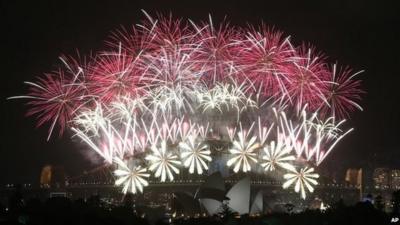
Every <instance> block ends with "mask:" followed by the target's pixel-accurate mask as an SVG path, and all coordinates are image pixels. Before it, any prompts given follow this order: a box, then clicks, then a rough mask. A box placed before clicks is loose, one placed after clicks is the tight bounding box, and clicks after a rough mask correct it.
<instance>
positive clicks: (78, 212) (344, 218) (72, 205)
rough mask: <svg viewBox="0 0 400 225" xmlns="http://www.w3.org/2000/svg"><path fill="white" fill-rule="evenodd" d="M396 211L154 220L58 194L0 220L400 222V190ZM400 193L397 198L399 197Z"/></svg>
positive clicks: (340, 209) (12, 205)
mask: <svg viewBox="0 0 400 225" xmlns="http://www.w3.org/2000/svg"><path fill="white" fill-rule="evenodd" d="M393 196H394V200H393V207H392V210H391V211H392V212H390V213H386V212H384V211H383V210H382V208H381V207H382V206H380V205H379V204H376V203H375V204H373V203H370V202H360V203H357V204H356V205H353V206H346V205H344V204H343V203H341V201H339V202H338V203H336V204H334V205H332V207H331V208H329V209H326V210H325V211H323V212H322V211H320V210H306V211H304V212H301V213H289V212H287V213H269V214H266V215H263V216H258V217H250V216H246V215H245V216H241V217H238V216H236V215H235V214H234V213H232V212H231V211H229V209H225V210H223V212H221V213H220V214H219V215H217V216H214V217H201V218H186V219H183V218H176V217H175V218H171V217H173V216H172V215H171V216H169V218H168V217H167V216H166V217H165V218H163V219H158V220H157V221H155V220H154V217H153V216H149V215H147V216H146V215H144V214H143V213H139V212H138V211H137V210H136V209H135V208H134V204H133V202H132V201H125V202H124V204H122V205H120V206H110V205H107V204H105V203H104V202H102V201H100V198H99V197H92V198H89V199H88V200H86V201H84V200H75V201H72V200H70V199H68V198H63V197H57V198H50V199H47V200H46V201H40V200H39V199H35V198H32V199H29V200H26V201H24V200H22V199H19V198H18V196H13V197H12V198H10V201H9V204H8V206H7V207H5V206H1V209H0V210H1V215H0V224H31V225H39V224H43V225H57V224H63V225H64V224H65V225H70V224H76V225H81V224H82V225H92V224H96V225H103V224H104V225H128V224H135V225H141V224H143V225H145V224H171V223H172V224H176V225H186V224H188V225H189V224H190V225H191V224H194V225H200V224H207V225H214V224H215V225H217V224H232V225H234V224H246V225H247V224H256V225H257V224H260V225H261V224H265V225H292V224H293V225H320V224H321V225H336V224H337V225H346V224H363V225H364V224H374V225H385V224H391V225H392V224H393V225H398V224H400V219H399V218H400V215H399V206H400V191H397V192H395V193H394V195H393ZM396 196H397V199H396ZM138 215H141V216H138Z"/></svg>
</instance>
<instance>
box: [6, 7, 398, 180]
mask: <svg viewBox="0 0 400 225" xmlns="http://www.w3.org/2000/svg"><path fill="white" fill-rule="evenodd" d="M56 2H57V3H56ZM189 2H190V3H189ZM194 2H195V1H181V2H178V1H171V0H164V1H160V2H153V1H149V0H147V1H128V0H126V1H108V2H106V3H100V2H99V1H85V2H84V1H81V2H79V3H78V2H73V1H68V0H66V1H51V2H50V1H49V2H46V1H40V2H39V1H12V0H9V1H1V6H0V8H1V12H0V14H1V17H2V18H1V31H0V32H1V35H0V36H1V39H3V40H2V41H1V42H0V45H1V49H0V50H1V52H0V55H1V57H2V59H1V60H0V62H1V64H0V65H1V67H0V68H1V69H0V76H1V78H2V79H3V82H2V87H1V88H0V91H1V99H0V101H1V118H2V119H1V128H2V129H1V155H0V171H1V173H0V174H1V175H0V178H1V179H0V183H8V182H36V183H37V182H38V178H39V173H40V169H41V167H42V166H43V165H45V164H54V165H62V166H64V167H65V169H66V171H67V173H69V174H72V175H74V174H79V173H80V172H81V171H83V170H84V169H88V168H91V167H93V166H95V165H93V164H92V163H91V162H90V160H88V159H87V158H85V157H84V156H83V154H82V153H81V152H82V151H83V149H84V148H83V146H76V145H74V144H73V143H72V142H71V140H70V138H69V136H68V135H65V136H64V137H63V138H53V139H51V140H50V141H49V142H46V137H47V136H46V132H47V129H48V127H41V128H38V129H36V128H35V119H34V118H27V117H25V116H24V114H25V112H26V110H27V107H26V106H25V105H24V101H23V100H14V101H7V100H6V97H9V96H13V95H20V94H24V93H26V91H27V89H26V86H24V84H23V81H26V80H30V81H33V80H34V77H35V76H37V75H41V74H42V73H44V72H48V71H51V70H53V69H55V68H56V66H57V65H58V64H59V61H58V56H59V55H61V54H74V53H75V51H76V49H79V51H80V52H81V53H82V54H88V53H89V52H90V51H91V50H93V51H96V50H101V49H102V46H103V40H104V39H105V38H106V37H107V36H108V35H109V34H110V31H112V30H113V29H116V28H118V27H119V26H120V25H124V26H129V25H131V24H134V23H137V22H138V21H139V19H141V18H143V14H142V12H141V11H140V9H144V10H146V11H147V12H149V13H150V14H153V15H154V13H156V12H162V13H169V12H172V13H173V15H174V16H176V17H183V18H191V19H193V20H194V21H199V20H203V19H207V17H208V14H209V13H211V14H212V15H213V18H214V21H220V20H221V19H223V17H224V16H227V18H228V20H230V21H231V23H232V24H235V25H245V24H246V23H250V24H260V23H261V21H264V22H266V23H267V24H269V25H271V26H272V25H274V26H275V27H276V28H278V29H280V30H282V31H284V32H285V33H286V34H288V35H291V36H292V41H293V42H294V43H295V44H301V42H302V41H305V42H310V43H312V44H314V45H315V46H316V47H317V49H319V50H321V51H323V52H324V53H326V54H327V55H328V56H329V61H331V62H336V61H338V62H339V63H340V64H341V65H349V66H351V67H352V68H354V69H355V70H365V71H366V72H365V73H363V74H362V75H361V78H362V80H363V86H364V89H365V90H366V91H367V92H368V93H367V94H366V95H365V96H364V100H363V102H362V106H363V107H364V112H357V113H354V114H353V116H352V119H351V121H350V122H349V124H350V125H351V126H353V127H355V131H354V132H353V133H352V134H351V135H350V136H348V137H346V138H345V140H344V141H342V142H341V143H340V144H339V145H338V146H337V147H336V149H335V151H334V152H332V154H331V155H330V156H329V157H328V159H327V160H326V161H325V162H324V163H325V165H324V166H325V167H327V168H345V167H349V166H354V167H357V166H368V165H369V166H381V165H388V166H391V167H399V168H400V147H399V144H398V143H399V140H400V132H399V129H398V127H399V125H400V121H399V117H400V109H399V103H400V94H399V93H400V84H399V81H400V47H399V46H400V45H399V44H400V7H399V6H398V5H395V2H396V1H371V2H370V3H368V2H367V1H365V0H356V1H344V0H339V1H331V2H330V3H326V2H327V1H281V0H279V1H278V0H276V1H269V0H263V1H259V2H255V1H249V0H246V1H233V0H230V1H216V0H214V1H209V2H205V1H196V3H194ZM322 2H324V3H322Z"/></svg>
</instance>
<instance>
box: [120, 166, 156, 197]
mask: <svg viewBox="0 0 400 225" xmlns="http://www.w3.org/2000/svg"><path fill="white" fill-rule="evenodd" d="M114 162H115V163H116V164H117V165H118V169H116V170H115V171H114V174H115V176H117V177H118V179H117V180H115V185H117V186H123V188H122V193H124V194H126V193H127V192H128V191H129V192H131V193H133V194H135V193H136V192H137V190H139V191H140V192H143V187H145V186H148V185H149V183H148V182H147V181H146V180H145V178H148V177H149V176H150V174H148V173H146V171H147V169H146V168H142V167H141V166H137V167H133V168H129V166H128V165H127V164H126V163H125V162H123V161H122V160H121V159H119V158H115V159H114Z"/></svg>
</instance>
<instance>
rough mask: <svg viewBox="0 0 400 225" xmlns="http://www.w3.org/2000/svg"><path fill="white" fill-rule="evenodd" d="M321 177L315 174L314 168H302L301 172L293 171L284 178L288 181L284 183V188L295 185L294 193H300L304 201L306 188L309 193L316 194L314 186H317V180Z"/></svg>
mask: <svg viewBox="0 0 400 225" xmlns="http://www.w3.org/2000/svg"><path fill="white" fill-rule="evenodd" d="M318 177H319V175H318V174H317V173H314V168H312V167H311V168H308V167H305V168H301V169H300V171H297V170H291V172H289V173H287V174H285V175H284V176H283V178H285V179H286V181H285V183H283V188H284V189H286V188H288V187H289V186H291V185H292V184H294V191H295V192H296V193H299V192H300V195H301V197H302V198H303V199H305V198H306V188H307V190H308V191H309V192H311V193H312V192H314V187H313V186H312V185H317V184H318V182H317V180H316V179H317V178H318Z"/></svg>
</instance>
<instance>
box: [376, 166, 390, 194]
mask: <svg viewBox="0 0 400 225" xmlns="http://www.w3.org/2000/svg"><path fill="white" fill-rule="evenodd" d="M389 174H390V170H389V169H388V168H376V169H375V171H374V174H373V180H374V187H375V188H376V189H388V188H389Z"/></svg>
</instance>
